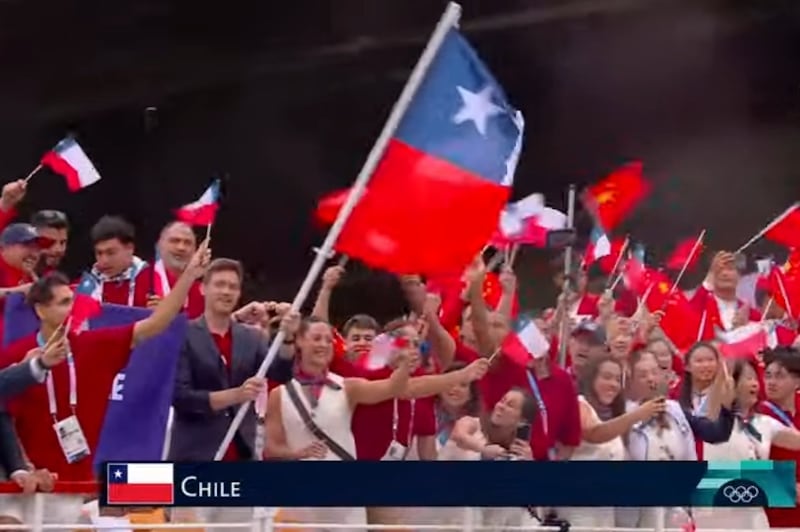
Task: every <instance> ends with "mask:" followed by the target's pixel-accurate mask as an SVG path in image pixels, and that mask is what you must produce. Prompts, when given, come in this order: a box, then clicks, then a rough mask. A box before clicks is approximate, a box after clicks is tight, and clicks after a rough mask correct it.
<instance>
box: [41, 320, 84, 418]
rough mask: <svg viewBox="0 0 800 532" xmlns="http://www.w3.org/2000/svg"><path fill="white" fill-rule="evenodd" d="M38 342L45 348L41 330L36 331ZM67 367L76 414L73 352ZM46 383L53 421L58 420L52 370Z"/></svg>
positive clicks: (72, 402) (76, 395) (72, 408)
mask: <svg viewBox="0 0 800 532" xmlns="http://www.w3.org/2000/svg"><path fill="white" fill-rule="evenodd" d="M36 343H37V344H39V347H40V348H43V347H44V346H45V345H46V344H47V342H46V341H45V339H44V337H43V336H42V332H41V331H39V332H38V333H36ZM67 369H68V371H69V408H70V410H72V415H75V410H76V408H77V406H78V387H77V381H78V377H77V375H76V373H75V359H74V358H73V357H72V353H71V352H70V353H69V354H68V355H67ZM45 385H46V386H47V403H48V406H49V409H50V415H51V416H52V417H53V421H54V422H57V421H58V419H57V417H56V416H58V404H57V403H56V385H55V382H54V381H53V372H52V370H51V371H48V372H47V379H46V380H45Z"/></svg>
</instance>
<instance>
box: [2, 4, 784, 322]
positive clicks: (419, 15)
mask: <svg viewBox="0 0 800 532" xmlns="http://www.w3.org/2000/svg"><path fill="white" fill-rule="evenodd" d="M76 4H77V3H73V2H32V1H21V0H0V66H2V70H0V117H1V118H2V123H1V124H0V141H1V142H0V175H3V176H5V179H12V178H17V177H22V176H24V175H26V174H27V173H28V171H30V170H31V169H32V168H33V167H34V166H35V165H36V163H37V161H38V158H39V157H40V156H41V155H42V153H43V152H44V151H45V150H46V149H48V148H49V147H51V146H52V145H53V144H55V142H57V141H58V140H59V139H60V138H61V137H62V136H63V135H64V134H65V133H67V132H72V133H74V134H76V135H77V136H78V139H79V140H80V142H81V144H82V145H83V147H84V149H85V150H86V151H87V153H88V154H89V155H90V157H91V158H92V159H93V161H94V162H95V164H96V166H97V168H98V170H99V171H100V173H101V174H102V175H103V180H102V181H101V182H100V183H98V184H97V185H95V186H93V187H91V188H90V189H87V190H85V191H83V192H81V193H80V194H75V195H71V194H69V193H68V192H67V190H66V187H65V185H64V183H63V180H62V179H61V178H58V177H56V176H54V175H52V174H50V173H48V172H42V173H41V174H40V175H38V176H37V177H36V178H35V179H34V180H33V181H32V182H31V187H30V192H29V195H28V198H27V199H26V201H25V207H26V209H36V208H59V209H63V210H65V211H67V213H68V214H69V215H70V217H71V219H72V222H73V224H74V230H73V232H72V234H71V237H72V242H71V247H70V253H69V260H68V268H69V269H70V270H72V271H73V272H75V271H78V270H79V269H81V268H83V267H85V266H86V265H87V264H89V263H90V261H91V248H90V244H89V242H88V230H89V228H90V227H91V224H92V223H93V222H94V221H96V220H97V219H98V218H99V217H100V216H101V215H103V214H105V213H113V214H121V215H124V216H125V217H127V218H128V219H130V220H131V221H132V222H134V223H135V224H136V227H137V230H138V237H137V244H138V249H139V254H140V255H142V256H143V257H144V258H148V259H149V258H150V257H151V255H152V244H153V242H154V241H155V239H156V238H157V234H158V231H159V229H160V227H161V225H162V224H163V223H164V222H165V221H166V220H167V219H168V218H169V213H170V209H172V208H174V207H176V206H179V205H181V204H183V203H187V202H189V201H191V200H193V199H195V198H196V197H197V196H198V195H199V194H200V192H201V191H202V190H203V189H204V188H205V187H206V186H207V184H208V182H209V180H210V179H211V178H212V177H213V176H214V175H216V174H221V173H225V174H227V175H228V176H229V177H228V179H227V180H226V183H225V198H224V204H223V210H222V212H221V215H220V216H219V222H218V224H217V225H216V226H215V228H214V233H213V236H214V239H213V244H214V245H213V247H214V252H215V255H217V256H221V255H225V256H233V257H236V258H239V259H241V260H242V261H244V263H245V264H246V267H247V269H248V272H249V275H250V282H249V283H248V285H249V290H250V294H249V295H253V296H258V297H264V298H270V299H277V298H282V299H289V298H291V297H292V295H293V294H294V293H295V291H296V289H297V287H298V286H299V284H300V281H301V280H302V277H303V275H304V273H305V271H306V269H307V267H308V265H309V263H310V260H311V258H312V256H313V255H312V252H311V247H312V246H314V245H318V244H319V243H320V242H321V240H322V237H323V235H322V234H321V233H320V232H319V231H318V230H317V229H315V228H314V227H313V225H312V224H311V221H310V220H311V216H310V214H311V212H312V210H313V207H314V204H315V201H316V199H317V198H318V197H319V196H321V195H322V194H324V193H325V192H327V191H330V190H333V189H336V188H339V187H342V186H346V185H348V184H349V183H350V182H351V181H352V179H353V178H354V176H355V175H356V173H357V172H358V170H359V168H360V166H361V164H362V163H363V161H364V159H365V157H366V154H367V152H368V150H369V148H370V146H371V143H372V142H373V140H374V139H375V137H376V136H377V134H378V132H379V130H380V128H381V126H382V123H383V120H384V119H385V117H386V116H387V114H388V111H389V108H390V107H391V105H392V103H393V102H394V100H395V98H396V97H397V95H398V94H399V92H400V90H401V87H402V84H403V82H404V81H405V79H406V77H407V75H408V73H409V71H410V69H411V67H412V66H413V64H414V62H415V60H416V58H417V56H418V54H419V52H420V50H421V48H422V46H423V45H424V42H425V40H426V39H427V36H428V34H429V33H430V31H431V30H432V28H433V26H434V24H435V22H436V20H437V19H438V17H439V15H440V14H441V12H442V10H443V8H444V5H445V2H443V1H438V0H437V1H434V0H380V1H377V0H372V1H368V0H362V1H356V0H336V1H330V2H323V1H322V0H295V1H292V2H263V1H262V2H256V1H246V0H242V1H236V2H223V3H219V2H189V1H163V0H162V1H156V0H135V1H127V2H123V1H120V2H107V1H105V2H101V1H98V2H88V1H87V2H81V3H80V4H79V5H76ZM462 29H463V30H464V31H465V33H466V34H467V35H468V36H469V37H470V38H471V40H472V41H473V43H474V45H475V46H476V48H477V49H478V51H479V53H480V54H481V56H482V57H483V59H484V60H485V61H486V63H487V64H488V65H489V66H490V68H491V69H492V70H493V71H494V73H495V75H496V77H497V78H498V79H499V80H500V81H501V83H502V84H503V85H504V86H505V88H506V89H507V92H508V95H509V98H510V99H511V101H512V102H514V103H515V104H516V105H517V106H518V107H520V108H521V109H522V110H523V112H524V113H525V115H526V122H527V134H526V145H525V150H524V153H523V156H522V160H521V164H520V167H519V169H518V172H517V181H516V184H515V196H523V195H526V194H528V193H531V192H543V193H544V194H545V195H546V197H547V199H548V202H549V203H550V204H552V205H553V206H555V207H558V208H565V205H564V203H565V190H566V187H567V185H568V184H569V183H576V184H577V185H578V186H579V187H580V186H583V185H585V184H587V183H589V182H591V181H593V180H595V179H596V178H598V177H600V176H602V175H604V174H606V173H607V172H608V171H610V170H611V169H612V168H613V167H614V166H616V165H618V164H620V163H622V162H624V161H626V160H629V159H632V158H637V159H641V160H643V161H644V162H645V165H646V171H647V173H648V176H649V177H650V178H651V179H652V180H653V181H654V182H655V183H656V190H655V193H654V194H653V196H652V197H651V198H650V199H649V200H648V201H647V203H646V204H645V205H644V206H643V207H642V208H641V209H640V210H639V211H638V212H637V214H636V216H635V217H634V218H633V219H632V220H630V222H629V224H628V225H629V228H628V229H629V230H631V232H632V235H633V237H634V238H636V239H638V240H641V241H643V242H645V243H646V244H647V245H648V252H650V253H651V255H650V256H651V257H653V258H654V259H655V260H656V261H657V260H658V258H659V256H661V255H663V253H665V252H666V251H668V250H669V248H670V247H671V246H672V244H673V243H674V242H675V240H676V239H678V238H682V237H685V236H688V235H690V234H692V233H696V232H699V230H700V229H702V228H706V229H708V232H709V233H708V234H709V243H710V247H712V248H716V249H719V248H736V247H738V246H739V245H740V244H741V243H743V242H744V241H746V240H747V239H748V238H749V237H750V236H751V235H752V234H753V233H755V232H756V231H757V230H758V229H759V228H760V227H762V226H763V225H764V224H765V223H766V222H767V221H768V220H769V219H770V218H771V217H772V216H774V215H776V214H777V213H779V212H780V211H782V210H783V209H784V208H786V207H787V206H788V204H789V203H790V202H791V201H793V200H795V199H798V198H800V194H798V192H800V185H798V183H799V181H798V168H800V128H798V125H800V2H796V1H794V0H785V1H773V0H754V1H734V0H728V1H723V0H718V1H710V0H709V1H706V0H685V1H682V0H627V1H625V0H595V1H591V0H585V1H579V0H527V1H523V0H517V1H512V0H492V1H482V2H481V1H477V0H476V1H465V2H464V13H463V17H462ZM151 106H152V107H155V108H156V109H157V111H156V112H155V113H149V114H148V113H146V112H145V109H146V108H147V107H151ZM148 115H149V118H146V117H147V116H148ZM579 224H580V227H581V230H582V231H583V233H584V234H585V233H587V232H588V229H589V224H588V220H587V219H586V217H585V216H583V215H581V216H579ZM754 251H756V252H768V251H770V249H769V248H768V247H767V246H766V245H763V244H762V245H760V247H757V248H756V249H755V250H754ZM545 259H546V257H544V256H543V255H542V254H537V253H535V252H531V251H526V252H525V253H523V256H522V257H521V260H520V262H519V265H518V270H519V273H520V275H522V276H523V277H525V278H528V277H537V279H539V280H540V281H541V279H542V278H543V276H544V274H545V272H546V268H545ZM697 275H699V273H698V274H697ZM359 278H360V276H359V275H356V276H354V277H352V278H351V282H350V284H352V282H353V279H356V283H357V284H359V286H358V287H356V288H353V287H352V286H351V290H349V291H348V290H344V291H343V292H342V293H343V294H345V295H347V293H348V292H349V294H350V295H349V296H348V297H343V296H341V295H340V297H339V298H338V299H337V303H336V305H337V307H338V308H339V310H340V312H342V313H348V312H351V311H354V310H358V309H365V308H366V309H367V310H373V311H374V312H376V313H378V314H382V315H390V314H391V313H393V312H394V311H395V310H394V309H395V305H396V293H395V292H394V287H393V285H392V284H391V283H390V282H389V281H387V280H386V279H379V278H372V281H371V282H372V283H373V284H374V286H373V287H372V288H371V289H368V290H364V289H363V288H364V287H363V284H360V283H362V282H363V281H362V280H359ZM531 283H533V281H531V282H530V283H528V282H526V286H535V284H531ZM542 286H544V287H547V290H542V289H539V290H536V293H537V294H538V295H540V296H542V297H545V296H547V297H550V296H552V292H551V289H552V287H551V286H550V284H549V283H543V284H542ZM529 292H531V290H529ZM363 294H369V296H364V295H363ZM528 295H530V294H528ZM359 296H360V297H359ZM367 297H368V298H369V299H367ZM534 299H535V298H534ZM345 300H346V301H345ZM537 303H538V302H537ZM532 304H533V303H532Z"/></svg>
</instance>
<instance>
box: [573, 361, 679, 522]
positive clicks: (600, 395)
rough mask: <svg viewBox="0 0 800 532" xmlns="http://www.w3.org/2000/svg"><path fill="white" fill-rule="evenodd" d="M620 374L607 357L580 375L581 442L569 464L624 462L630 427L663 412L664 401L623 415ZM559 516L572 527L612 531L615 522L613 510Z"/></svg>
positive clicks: (575, 511)
mask: <svg viewBox="0 0 800 532" xmlns="http://www.w3.org/2000/svg"><path fill="white" fill-rule="evenodd" d="M623 371H624V369H623V366H622V363H621V362H620V360H619V359H618V358H616V357H615V356H614V355H606V356H604V357H602V358H597V359H594V360H592V361H590V362H589V364H588V366H586V368H585V370H584V371H583V372H582V376H581V380H580V383H579V384H580V391H581V395H580V396H579V397H578V401H579V403H578V406H579V408H580V414H581V432H582V441H581V444H580V445H579V446H578V447H576V448H575V450H574V451H573V453H572V457H571V458H570V460H590V461H598V460H625V459H626V455H627V452H626V450H625V440H626V439H627V433H628V431H629V430H630V429H631V427H633V425H634V424H636V423H641V422H643V421H647V420H649V419H651V418H653V417H654V416H656V415H658V414H662V413H663V412H664V411H665V409H666V403H665V402H664V401H663V400H660V399H651V400H649V401H646V402H644V403H643V404H642V405H640V406H639V407H638V408H635V409H634V410H632V411H631V412H627V413H626V412H625V395H624V394H623V392H622V375H623ZM558 516H559V517H561V518H563V519H566V520H567V521H568V522H569V523H570V524H571V525H572V526H573V527H587V528H592V527H596V528H598V529H604V528H613V527H614V522H615V513H614V508H561V509H559V511H558Z"/></svg>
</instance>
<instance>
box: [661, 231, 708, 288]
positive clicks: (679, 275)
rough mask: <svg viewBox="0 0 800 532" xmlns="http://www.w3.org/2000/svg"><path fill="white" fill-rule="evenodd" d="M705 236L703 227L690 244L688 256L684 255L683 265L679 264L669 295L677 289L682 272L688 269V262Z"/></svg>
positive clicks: (684, 272)
mask: <svg viewBox="0 0 800 532" xmlns="http://www.w3.org/2000/svg"><path fill="white" fill-rule="evenodd" d="M705 237H706V230H705V229H703V230H702V231H701V232H700V236H698V237H697V240H695V241H694V245H693V246H692V250H691V251H690V252H689V256H688V257H686V260H685V261H684V263H683V266H681V271H680V272H679V273H678V276H677V277H676V278H675V282H674V283H672V288H670V290H669V295H672V294H674V293H675V290H677V289H678V285H679V284H680V282H681V279H683V276H684V274H686V270H688V269H689V263H690V262H691V261H692V259H693V258H694V254H695V253H697V249H698V248H699V247H700V246H702V245H703V239H705Z"/></svg>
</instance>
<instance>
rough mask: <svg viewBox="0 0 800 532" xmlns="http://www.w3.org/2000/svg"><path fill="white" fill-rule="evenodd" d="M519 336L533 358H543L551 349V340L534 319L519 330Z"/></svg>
mask: <svg viewBox="0 0 800 532" xmlns="http://www.w3.org/2000/svg"><path fill="white" fill-rule="evenodd" d="M517 336H518V337H519V341H520V342H522V345H524V346H525V349H527V350H528V353H530V354H531V356H532V357H533V358H541V357H543V356H544V355H546V354H547V352H548V351H549V350H550V342H548V341H547V338H545V336H544V335H543V334H542V331H540V330H539V327H537V326H536V324H535V323H534V322H533V321H532V320H531V321H529V322H527V323H526V324H525V326H524V327H523V328H522V329H520V330H519V331H518V332H517Z"/></svg>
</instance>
